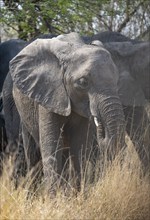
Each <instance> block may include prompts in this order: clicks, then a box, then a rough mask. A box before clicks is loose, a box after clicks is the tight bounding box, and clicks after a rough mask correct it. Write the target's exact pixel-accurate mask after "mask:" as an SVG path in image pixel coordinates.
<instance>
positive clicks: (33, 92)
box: [10, 33, 125, 191]
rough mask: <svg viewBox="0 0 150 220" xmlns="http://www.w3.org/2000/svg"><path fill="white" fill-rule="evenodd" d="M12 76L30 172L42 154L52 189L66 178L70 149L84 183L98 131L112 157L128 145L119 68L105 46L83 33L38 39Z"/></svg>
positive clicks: (20, 56) (19, 59) (17, 60)
mask: <svg viewBox="0 0 150 220" xmlns="http://www.w3.org/2000/svg"><path fill="white" fill-rule="evenodd" d="M10 74H11V77H12V81H13V98H14V100H15V104H16V107H17V110H18V112H19V115H20V118H21V124H22V135H23V136H22V137H23V146H24V150H25V156H26V160H27V170H28V171H29V170H31V169H32V168H33V167H35V166H36V164H37V163H38V161H39V160H40V159H41V158H42V166H43V172H44V177H45V181H46V183H47V186H48V189H49V191H55V190H54V188H55V187H54V186H55V184H54V183H57V182H59V181H60V180H61V179H62V176H61V173H62V170H63V166H64V162H63V155H66V154H65V152H67V153H68V152H69V155H71V158H72V161H73V164H74V170H75V173H76V178H77V181H76V183H77V186H79V185H80V181H81V167H82V166H83V167H84V161H86V160H87V158H89V155H90V152H91V151H92V150H93V148H92V147H93V144H92V143H93V140H94V138H95V136H94V134H95V131H96V132H97V141H98V144H99V146H100V147H101V148H102V149H105V147H106V149H107V155H108V157H109V158H111V159H113V158H114V157H115V155H116V154H117V153H118V152H119V151H121V150H122V149H123V148H124V146H125V119H124V114H123V109H122V105H121V102H120V98H119V96H118V91H117V82H118V73H117V68H116V66H115V64H114V62H113V61H112V58H111V55H110V53H109V52H108V51H107V50H106V49H105V48H104V47H103V46H102V45H101V46H99V47H97V46H95V45H86V44H85V43H84V42H83V41H82V39H81V37H80V36H79V35H78V34H77V33H70V34H66V35H60V36H58V37H55V38H52V39H37V40H35V41H34V42H32V43H31V44H30V45H28V46H26V47H25V48H24V49H23V50H22V51H21V52H20V53H19V54H18V55H17V56H15V57H14V58H13V59H12V60H11V62H10ZM65 161H66V159H65Z"/></svg>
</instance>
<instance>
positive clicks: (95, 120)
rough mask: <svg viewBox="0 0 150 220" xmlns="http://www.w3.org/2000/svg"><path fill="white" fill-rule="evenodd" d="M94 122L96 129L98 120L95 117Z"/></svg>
mask: <svg viewBox="0 0 150 220" xmlns="http://www.w3.org/2000/svg"><path fill="white" fill-rule="evenodd" d="M94 122H95V125H96V127H98V126H99V123H98V120H97V118H96V117H94Z"/></svg>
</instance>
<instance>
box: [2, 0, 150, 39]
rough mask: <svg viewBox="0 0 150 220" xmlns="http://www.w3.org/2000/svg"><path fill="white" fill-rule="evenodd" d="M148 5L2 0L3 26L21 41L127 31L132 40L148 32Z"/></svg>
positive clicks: (120, 0)
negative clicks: (43, 35)
mask: <svg viewBox="0 0 150 220" xmlns="http://www.w3.org/2000/svg"><path fill="white" fill-rule="evenodd" d="M148 2H149V1H148V0H135V1H132V0H125V1H124V0H92V1H90V0H53V1H50V0H24V1H23V0H13V1H10V0H3V1H1V15H2V16H1V18H0V22H2V23H3V24H6V25H7V26H10V27H12V28H13V29H15V30H16V32H17V33H18V37H19V38H22V39H30V38H32V37H36V36H37V35H39V34H40V33H52V34H60V33H68V32H71V31H77V32H79V33H80V34H84V35H87V34H93V33H96V32H99V31H102V30H113V31H119V32H127V31H128V34H127V35H128V36H131V37H132V36H133V35H139V34H140V32H139V29H140V31H141V30H142V32H144V31H145V30H147V28H148V24H149V23H150V18H149V10H150V7H149V4H148ZM138 24H140V27H139V26H138ZM128 26H129V27H128ZM133 26H134V27H133ZM129 30H130V32H129ZM135 31H137V33H135ZM138 32H139V33H138Z"/></svg>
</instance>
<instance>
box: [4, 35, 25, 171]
mask: <svg viewBox="0 0 150 220" xmlns="http://www.w3.org/2000/svg"><path fill="white" fill-rule="evenodd" d="M25 46H26V42H25V41H23V40H20V39H12V40H8V41H5V42H2V43H0V94H1V97H0V102H1V104H0V175H1V174H2V170H3V163H4V158H5V157H6V151H7V150H6V149H7V144H8V140H9V137H7V134H6V130H7V123H5V118H4V112H3V102H2V88H3V84H4V81H5V78H6V76H7V74H8V71H9V61H10V60H11V59H12V58H13V57H14V56H15V55H16V54H17V53H18V52H19V51H20V50H21V49H23V48H24V47H25ZM16 114H17V113H16ZM11 115H12V114H11V113H10V114H8V116H10V117H11ZM18 126H19V125H18ZM16 127H17V124H16ZM16 127H15V128H16ZM12 132H14V128H13V129H12ZM17 135H18V134H17Z"/></svg>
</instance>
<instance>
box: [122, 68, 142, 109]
mask: <svg viewBox="0 0 150 220" xmlns="http://www.w3.org/2000/svg"><path fill="white" fill-rule="evenodd" d="M118 93H119V96H120V99H121V102H122V104H123V105H125V106H143V105H145V103H146V100H145V96H144V93H143V91H142V89H141V88H140V86H139V85H138V83H137V82H136V80H135V79H133V78H132V77H131V76H130V74H129V73H128V72H127V71H124V72H122V73H121V74H120V76H119V81H118Z"/></svg>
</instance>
